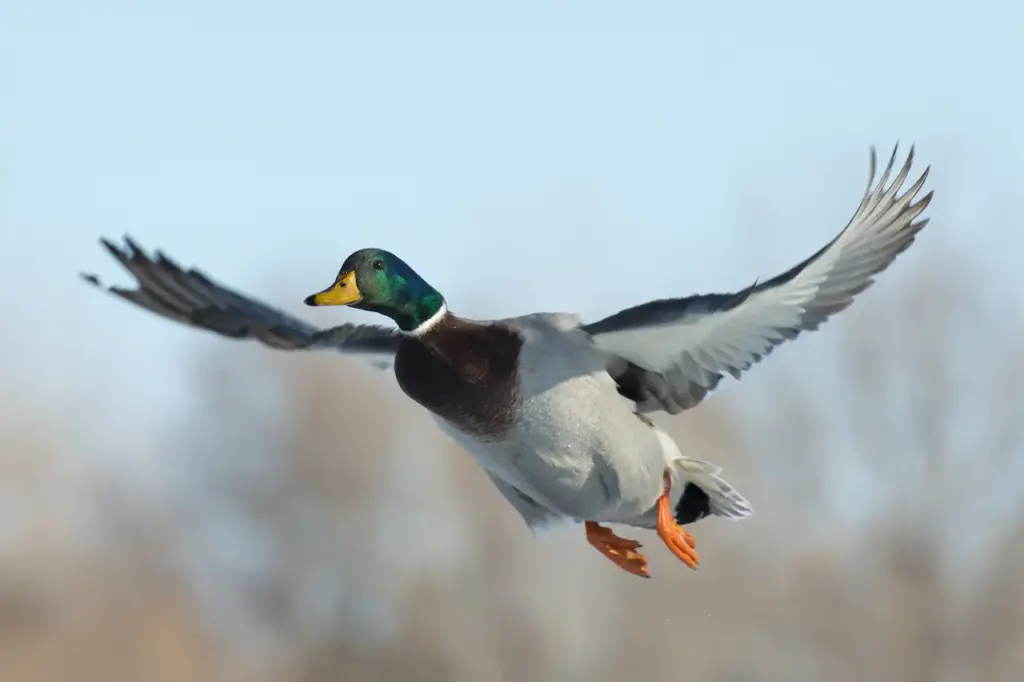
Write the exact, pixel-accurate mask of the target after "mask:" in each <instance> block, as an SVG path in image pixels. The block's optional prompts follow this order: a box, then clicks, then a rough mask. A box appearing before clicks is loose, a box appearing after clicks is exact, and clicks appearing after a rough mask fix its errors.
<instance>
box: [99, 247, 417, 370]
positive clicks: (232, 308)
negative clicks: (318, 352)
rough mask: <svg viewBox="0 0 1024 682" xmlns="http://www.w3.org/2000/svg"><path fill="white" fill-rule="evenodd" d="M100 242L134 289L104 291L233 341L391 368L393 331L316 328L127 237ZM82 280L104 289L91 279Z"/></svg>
mask: <svg viewBox="0 0 1024 682" xmlns="http://www.w3.org/2000/svg"><path fill="white" fill-rule="evenodd" d="M101 241H102V243H103V245H104V246H106V247H107V250H109V251H110V253H111V254H112V255H113V256H114V258H116V259H117V260H118V262H120V263H121V265H123V266H124V267H125V269H127V270H128V272H130V273H131V274H132V276H133V277H135V279H136V281H137V283H138V287H137V288H135V289H123V288H120V287H109V288H106V290H107V291H109V292H110V293H112V294H115V295H117V296H120V297H121V298H123V299H125V300H126V301H131V302H132V303H134V304H135V305H138V306H140V307H142V308H145V309H146V310H149V311H150V312H154V313H156V314H157V315H160V316H162V317H166V318H167V319H170V320H174V321H176V322H180V323H182V324H187V325H189V326H192V327H198V328H199V329H205V330H207V331H210V332H213V333H215V334H220V335H221V336H227V337H230V338H233V339H249V338H252V339H256V340H257V341H259V342H260V343H263V344H265V345H267V346H270V347H271V348H277V349H280V350H312V349H322V348H329V349H334V350H338V351H341V352H344V353H352V354H358V355H364V356H367V359H368V360H370V361H371V362H372V363H373V364H375V365H377V366H380V367H388V366H390V364H391V362H392V360H393V358H394V354H395V349H396V347H397V343H398V339H399V336H398V332H397V331H396V330H393V329H387V328H385V327H378V326H374V325H355V324H343V325H341V326H338V327H332V328H330V329H318V328H316V327H314V326H312V325H310V324H307V323H306V322H303V321H302V320H300V319H298V318H295V317H292V316H291V315H288V314H286V313H283V312H281V311H280V310H276V309H274V308H271V307H270V306H268V305H266V304H264V303H261V302H259V301H257V300H254V299H251V298H247V297H245V296H243V295H241V294H239V293H237V292H235V291H232V290H231V289H228V288H227V287H224V286H221V285H220V284H217V283H216V282H214V281H212V280H211V279H209V278H208V277H207V276H206V275H204V274H203V273H201V272H199V271H198V270H195V269H190V270H188V271H186V270H183V269H182V268H180V267H179V266H178V265H177V264H176V263H174V262H173V261H172V260H170V259H169V258H167V257H166V256H164V255H163V254H162V253H160V252H159V251H157V252H156V254H155V257H152V258H151V257H150V256H149V255H147V254H146V253H145V252H144V251H143V250H142V249H140V248H139V247H138V246H137V245H136V244H135V242H133V241H132V240H131V238H129V237H125V240H124V241H125V246H118V245H116V244H113V243H111V242H109V241H107V240H106V239H103V240H101ZM82 278H83V279H84V280H85V281H87V282H89V283H90V284H92V285H94V286H96V287H99V288H105V287H103V285H102V284H101V283H100V281H99V279H98V278H97V277H96V276H95V275H85V274H83V275H82Z"/></svg>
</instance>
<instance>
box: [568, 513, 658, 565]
mask: <svg viewBox="0 0 1024 682" xmlns="http://www.w3.org/2000/svg"><path fill="white" fill-rule="evenodd" d="M584 525H585V526H586V530H587V542H589V543H590V544H591V545H593V546H594V548H595V549H597V551H599V552H601V554H604V555H605V556H606V557H608V558H609V559H611V561H612V563H614V564H615V565H616V566H618V567H619V568H621V569H622V570H624V571H626V572H628V573H632V574H633V575H636V576H640V577H641V578H650V577H651V573H650V570H649V569H648V568H647V557H645V556H644V555H643V554H641V553H640V552H638V551H636V550H638V549H639V548H640V547H641V545H640V543H639V542H637V541H636V540H627V539H626V538H620V537H619V536H618V535H616V534H615V533H613V532H612V531H611V529H610V528H605V527H604V526H601V525H599V524H598V523H597V522H595V521H587V522H586V523H585V524H584Z"/></svg>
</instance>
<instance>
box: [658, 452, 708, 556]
mask: <svg viewBox="0 0 1024 682" xmlns="http://www.w3.org/2000/svg"><path fill="white" fill-rule="evenodd" d="M664 479H665V490H664V492H662V494H661V497H659V498H658V505H657V506H658V537H659V538H661V540H662V542H664V543H665V544H666V545H667V546H668V548H669V551H671V552H672V553H673V554H675V555H676V558H678V559H679V560H680V561H682V562H683V563H684V564H686V565H687V566H689V567H690V568H692V569H695V570H696V568H697V564H698V563H699V562H700V557H699V556H697V550H695V549H694V547H696V546H697V542H696V541H695V540H694V539H693V536H692V535H690V534H689V533H687V532H686V531H685V530H683V527H682V526H680V525H679V524H678V523H676V520H675V518H673V516H672V507H671V504H670V502H669V497H668V494H669V491H670V490H671V489H672V479H671V477H670V476H669V472H668V471H666V472H665V476H664Z"/></svg>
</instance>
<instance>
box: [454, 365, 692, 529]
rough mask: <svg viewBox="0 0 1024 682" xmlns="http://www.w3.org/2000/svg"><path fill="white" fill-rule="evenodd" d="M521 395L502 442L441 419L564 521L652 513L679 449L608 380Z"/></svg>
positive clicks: (490, 468)
mask: <svg viewBox="0 0 1024 682" xmlns="http://www.w3.org/2000/svg"><path fill="white" fill-rule="evenodd" d="M523 388H524V389H525V390H523V391H522V392H521V393H520V404H519V406H518V410H517V417H516V419H515V420H514V422H513V424H512V425H511V428H510V429H509V430H508V431H507V432H506V433H505V434H503V436H502V437H501V438H500V439H495V440H493V441H488V440H483V439H481V438H479V437H476V436H473V435H471V434H466V433H463V432H461V431H459V430H458V429H456V428H455V427H454V426H453V425H451V424H449V423H447V422H446V421H445V420H444V419H441V418H437V417H435V419H437V420H438V422H439V424H440V425H441V427H442V429H443V430H444V431H446V432H447V433H448V434H449V435H450V436H451V437H452V438H453V439H454V440H455V441H456V442H457V443H459V444H460V445H461V446H462V447H463V448H464V449H466V450H467V451H468V452H469V453H470V454H471V455H473V457H474V458H475V459H476V460H477V462H478V463H479V464H480V465H481V466H482V467H483V468H484V469H485V470H486V471H487V473H488V474H490V475H491V476H493V477H495V478H497V479H498V480H501V481H503V482H504V483H507V484H508V485H510V486H513V487H514V488H516V489H517V490H518V491H519V492H520V493H522V494H523V495H525V496H527V497H529V498H530V499H531V500H533V501H534V502H536V503H537V504H539V505H542V506H544V507H546V508H548V509H549V510H551V511H552V512H554V513H557V514H559V515H561V516H566V517H570V518H573V519H577V520H589V521H605V522H627V521H630V520H634V519H636V518H638V517H640V516H642V515H644V514H645V513H646V512H649V511H650V510H651V508H652V507H653V506H654V504H655V502H656V500H657V498H658V497H659V496H660V495H661V492H662V485H663V484H662V473H663V472H664V471H665V468H666V466H667V465H668V462H670V461H671V460H673V459H674V458H675V457H678V449H676V448H675V447H674V444H673V446H672V450H674V452H667V451H666V445H665V443H664V442H663V439H659V438H658V436H657V434H656V432H655V430H654V429H653V428H652V427H651V426H650V425H648V424H647V423H646V422H644V421H642V420H641V419H640V418H639V417H638V416H637V415H636V414H635V413H634V412H633V410H632V409H631V407H630V405H629V403H628V402H627V401H626V400H624V399H623V398H622V397H621V396H619V394H618V392H617V391H616V389H615V384H614V382H613V380H612V379H611V377H610V376H608V375H607V374H606V373H604V372H595V373H592V374H584V375H577V376H574V377H571V378H567V379H564V380H562V381H560V382H557V383H555V384H554V385H550V386H545V387H543V388H541V389H540V390H536V389H535V390H530V388H531V387H529V386H524V387H523Z"/></svg>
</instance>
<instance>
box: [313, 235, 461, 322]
mask: <svg viewBox="0 0 1024 682" xmlns="http://www.w3.org/2000/svg"><path fill="white" fill-rule="evenodd" d="M306 305H313V306H316V305H347V306H351V307H353V308H358V309H360V310H371V311H373V312H375V313H380V314H381V315H386V316H388V317H390V318H391V319H392V320H394V321H395V323H396V324H397V325H398V328H399V329H401V330H402V331H407V332H411V331H414V330H416V329H417V328H418V327H420V326H421V325H422V324H423V323H425V322H427V321H428V320H430V319H431V317H432V316H433V315H435V314H436V313H437V312H438V311H440V310H441V308H442V307H443V306H444V297H443V296H441V294H439V293H438V292H437V290H436V289H434V287H432V286H430V285H429V284H427V283H426V281H424V279H423V278H422V277H420V276H419V275H417V274H416V271H415V270H413V269H412V268H410V267H409V266H408V265H407V264H406V263H405V261H403V260H402V259H401V258H399V257H398V256H396V255H395V254H393V253H391V252H389V251H384V250H383V249H360V250H359V251H356V252H355V253H353V254H352V255H351V256H349V257H348V258H346V259H345V262H344V263H342V265H341V270H340V271H338V276H337V277H336V278H335V280H334V284H332V285H331V286H329V287H328V288H326V289H324V290H323V291H321V292H320V293H317V294H313V295H312V296H309V297H307V298H306Z"/></svg>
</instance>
